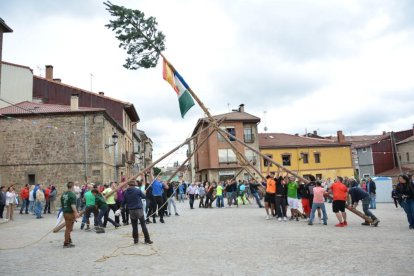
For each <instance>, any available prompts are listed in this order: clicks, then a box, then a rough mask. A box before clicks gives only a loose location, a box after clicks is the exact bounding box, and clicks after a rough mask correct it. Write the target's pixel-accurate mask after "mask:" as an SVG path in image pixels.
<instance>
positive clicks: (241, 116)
mask: <svg viewBox="0 0 414 276" xmlns="http://www.w3.org/2000/svg"><path fill="white" fill-rule="evenodd" d="M224 117H225V118H226V121H252V122H257V123H258V122H260V118H259V117H256V116H253V115H252V114H249V113H247V112H239V111H233V112H229V113H224V114H219V115H215V116H213V118H214V119H216V120H220V119H221V118H224Z"/></svg>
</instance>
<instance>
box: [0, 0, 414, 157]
mask: <svg viewBox="0 0 414 276" xmlns="http://www.w3.org/2000/svg"><path fill="white" fill-rule="evenodd" d="M62 3H63V2H59V3H58V1H52V0H45V1H41V2H39V1H34V0H29V1H23V0H16V1H13V2H11V3H8V4H7V5H6V4H5V3H3V2H2V3H0V10H1V11H2V15H1V16H2V17H3V19H4V20H5V21H6V23H7V24H8V25H9V26H10V27H12V28H13V29H14V32H13V33H11V34H5V35H4V40H3V42H4V48H3V59H4V60H6V61H10V62H14V63H19V64H23V65H28V66H30V67H31V68H33V69H34V72H35V73H36V74H39V70H38V69H37V67H38V66H41V67H42V68H43V67H44V65H45V64H52V65H54V70H55V77H58V78H61V79H62V81H63V82H65V83H68V84H70V85H73V86H77V87H81V88H84V89H90V86H91V77H90V74H91V73H92V74H93V75H94V77H93V78H92V86H93V91H95V92H98V91H104V92H105V94H106V95H108V96H112V97H117V98H120V99H122V100H125V101H129V102H132V103H134V105H135V107H136V108H137V111H138V113H139V116H140V118H141V123H140V124H139V127H140V128H142V129H144V130H145V131H146V132H147V133H148V135H149V136H150V137H152V138H153V140H154V146H155V149H156V152H155V156H156V157H157V156H161V155H162V153H165V152H167V151H168V150H169V149H171V148H172V147H174V146H175V145H177V144H179V142H180V141H183V140H184V139H185V138H187V137H188V136H189V135H190V133H191V132H192V129H193V127H194V126H195V123H196V121H197V118H199V117H201V116H202V111H201V109H200V108H199V107H195V108H193V109H192V110H190V111H189V113H188V114H187V116H186V118H185V119H184V120H182V119H181V117H180V113H179V109H178V103H177V99H176V96H175V94H174V92H173V91H172V90H171V88H170V87H169V85H168V84H167V83H165V82H164V81H163V80H162V77H161V67H160V64H159V66H158V67H157V68H155V69H149V70H143V69H140V70H137V71H128V70H126V69H125V68H123V67H122V64H123V63H124V60H125V57H126V54H125V53H124V51H123V50H122V49H119V48H118V42H117V41H116V39H115V37H114V34H113V33H112V32H111V31H110V30H108V29H106V28H105V27H104V25H105V24H106V23H107V22H108V20H109V14H108V13H107V12H106V11H105V9H104V5H103V4H102V3H101V1H94V0H88V1H81V0H74V1H65V2H64V4H62ZM114 3H115V4H121V5H125V6H127V7H130V8H134V9H140V10H142V11H144V12H145V13H146V15H148V16H149V15H151V16H154V17H156V18H157V20H158V23H159V29H160V30H161V31H163V32H164V34H165V35H166V36H167V41H166V45H167V50H166V52H165V54H166V56H167V57H168V58H169V59H170V61H171V62H172V63H173V64H174V65H175V67H176V68H177V69H178V70H179V72H180V73H181V75H182V76H183V77H184V78H185V79H186V81H187V82H188V83H189V84H190V86H191V87H192V88H193V90H194V91H196V93H197V94H198V95H199V97H200V98H201V99H202V100H203V101H204V103H205V104H206V105H207V106H208V107H209V108H210V111H211V112H212V113H214V114H218V113H224V112H228V105H227V104H228V103H230V104H231V107H230V108H236V107H237V106H238V105H239V104H241V103H244V104H246V111H247V112H249V113H251V114H254V115H256V116H260V117H262V118H263V111H264V110H266V111H267V115H266V124H267V126H268V128H269V131H273V132H289V133H303V132H304V131H305V129H307V130H308V131H311V130H314V129H315V130H319V133H323V134H335V133H336V130H338V129H342V130H344V131H345V134H347V133H350V132H352V134H357V133H358V134H361V133H378V132H381V131H382V130H400V129H406V128H409V127H411V125H412V123H413V122H414V114H413V112H412V111H411V109H410V105H411V106H413V104H414V100H413V97H412V95H413V90H414V79H413V78H412V72H413V71H414V70H413V69H414V68H413V66H414V52H413V51H412V49H413V46H414V45H413V44H414V36H413V34H414V20H413V19H412V11H413V10H414V5H413V4H412V2H411V1H408V0H407V1H386V0H380V1H374V0H370V1H357V0H353V1H345V0H344V1H339V0H338V1H328V0H320V1H302V0H295V1H270V0H262V1H253V0H245V1H218V0H211V1H195V0H185V1H178V0H169V1H167V0H164V1H163V0H160V1H149V0H145V1H128V0H123V1H115V2H114ZM22 5H24V7H25V11H24V13H22V12H21V7H22ZM263 126H264V123H263V122H262V124H261V125H260V128H261V130H263ZM180 155H181V156H180V158H179V159H181V160H182V159H183V156H184V153H181V154H180Z"/></svg>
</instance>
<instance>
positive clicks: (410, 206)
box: [400, 199, 414, 228]
mask: <svg viewBox="0 0 414 276" xmlns="http://www.w3.org/2000/svg"><path fill="white" fill-rule="evenodd" d="M400 205H401V207H402V208H403V209H404V211H405V213H406V214H407V220H408V224H409V225H410V228H414V199H407V200H402V201H401V202H400Z"/></svg>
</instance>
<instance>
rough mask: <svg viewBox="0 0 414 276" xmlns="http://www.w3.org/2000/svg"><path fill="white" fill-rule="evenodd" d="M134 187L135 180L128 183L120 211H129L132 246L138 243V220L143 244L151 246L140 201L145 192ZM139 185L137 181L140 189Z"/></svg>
mask: <svg viewBox="0 0 414 276" xmlns="http://www.w3.org/2000/svg"><path fill="white" fill-rule="evenodd" d="M136 185H137V182H136V181H135V180H131V181H129V182H128V189H126V190H125V193H124V199H123V201H122V209H123V208H128V210H129V215H130V217H131V225H132V238H133V239H134V244H137V243H138V237H139V235H138V220H139V222H140V224H141V228H142V232H143V233H144V238H145V243H146V244H152V243H153V242H152V241H151V239H150V236H149V233H148V230H147V226H146V224H145V218H144V211H143V209H142V199H143V198H145V192H143V191H141V189H140V188H137V187H135V186H136ZM141 185H142V182H141V181H139V182H138V186H139V187H140V186H141ZM125 205H126V206H125ZM120 211H121V210H118V211H117V212H119V213H120Z"/></svg>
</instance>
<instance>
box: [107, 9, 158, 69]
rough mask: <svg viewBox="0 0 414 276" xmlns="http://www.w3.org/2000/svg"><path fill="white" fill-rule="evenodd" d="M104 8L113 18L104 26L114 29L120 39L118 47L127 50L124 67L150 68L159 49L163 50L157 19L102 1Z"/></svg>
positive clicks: (155, 59) (154, 62)
mask: <svg viewBox="0 0 414 276" xmlns="http://www.w3.org/2000/svg"><path fill="white" fill-rule="evenodd" d="M104 5H105V6H106V10H107V11H108V12H109V13H110V15H111V16H112V17H115V19H113V20H110V21H109V24H106V25H105V27H107V28H108V29H111V30H112V31H115V34H116V36H115V37H116V38H117V39H118V40H119V41H120V44H119V47H120V48H123V49H125V50H126V51H127V54H128V57H127V58H126V60H125V61H126V63H125V64H124V67H125V68H127V69H131V70H137V69H139V68H141V67H143V68H151V67H155V66H156V65H157V62H158V59H159V56H160V53H161V51H164V50H165V35H164V34H163V33H162V32H160V31H158V30H157V25H158V23H157V21H156V19H155V18H154V17H152V16H150V17H148V18H147V19H146V18H145V14H144V13H143V12H141V11H139V10H132V9H128V8H125V7H123V6H118V5H114V4H112V3H111V2H109V1H107V2H104Z"/></svg>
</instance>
